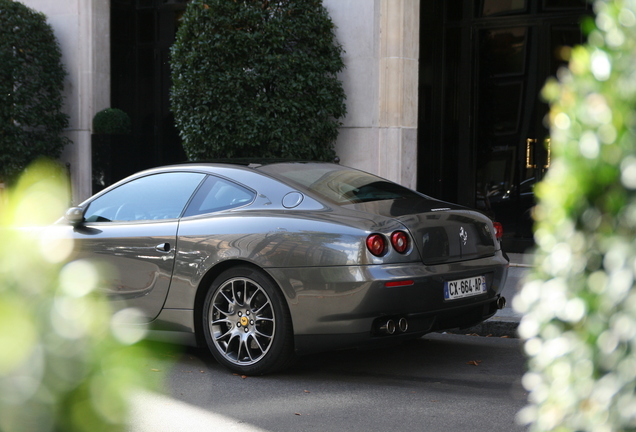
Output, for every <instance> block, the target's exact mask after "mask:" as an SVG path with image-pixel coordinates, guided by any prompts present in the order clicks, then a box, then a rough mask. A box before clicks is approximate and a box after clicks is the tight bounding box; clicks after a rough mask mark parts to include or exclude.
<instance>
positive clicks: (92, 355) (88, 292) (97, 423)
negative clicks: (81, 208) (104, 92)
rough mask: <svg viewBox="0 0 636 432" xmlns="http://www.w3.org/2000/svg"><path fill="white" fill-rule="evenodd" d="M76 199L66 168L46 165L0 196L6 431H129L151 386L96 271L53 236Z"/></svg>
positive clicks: (0, 417) (2, 427)
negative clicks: (134, 397) (136, 393)
mask: <svg viewBox="0 0 636 432" xmlns="http://www.w3.org/2000/svg"><path fill="white" fill-rule="evenodd" d="M69 198H70V197H69V184H68V180H67V178H66V175H65V173H64V169H62V168H60V167H59V166H57V165H55V164H53V163H44V162H42V163H38V164H37V165H35V166H32V167H30V168H28V169H27V171H26V173H25V174H24V175H23V176H22V177H21V179H20V180H19V182H18V183H17V184H16V185H15V187H14V188H12V189H9V190H4V191H0V232H1V233H2V240H3V247H2V248H1V249H0V431H3V432H14V431H16V432H17V431H65V432H71V431H86V432H99V431H117V430H124V429H125V426H126V420H127V412H128V398H129V396H130V395H131V392H132V391H133V390H135V389H141V388H143V387H145V386H147V384H148V382H146V378H144V376H145V375H144V374H143V373H140V371H142V370H144V368H143V367H142V363H143V362H145V361H148V357H147V355H148V352H147V351H146V349H145V348H144V346H143V345H142V344H140V343H135V342H137V341H138V340H139V337H135V338H132V339H131V338H129V337H128V336H129V335H128V334H123V337H122V336H121V335H122V327H121V326H117V325H116V324H115V323H113V319H112V318H111V315H112V312H111V309H110V307H109V304H108V302H107V301H106V300H105V298H104V297H103V296H102V295H100V291H99V288H100V280H101V278H100V277H99V274H98V271H97V269H96V268H95V266H94V265H92V264H90V263H88V262H85V261H81V260H75V261H74V260H73V250H74V247H73V241H72V239H69V238H65V237H62V236H60V235H59V234H58V233H59V231H56V230H55V229H53V228H51V225H50V224H52V223H53V222H55V220H56V218H57V217H59V215H61V214H63V213H64V211H65V210H66V208H67V203H68V202H69ZM25 226H28V227H29V228H28V229H24V228H19V227H25ZM139 336H141V335H139ZM122 340H124V341H125V342H122ZM145 370H146V371H147V368H145Z"/></svg>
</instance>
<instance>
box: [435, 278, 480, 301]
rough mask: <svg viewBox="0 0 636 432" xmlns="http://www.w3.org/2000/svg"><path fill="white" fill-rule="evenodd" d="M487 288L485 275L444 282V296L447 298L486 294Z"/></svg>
mask: <svg viewBox="0 0 636 432" xmlns="http://www.w3.org/2000/svg"><path fill="white" fill-rule="evenodd" d="M487 290H488V288H486V278H485V277H484V276H474V277H471V278H468V279H459V280H454V281H447V282H444V298H445V299H446V300H454V299H459V298H464V297H471V296H476V295H479V294H484V293H485V292H486V291H487Z"/></svg>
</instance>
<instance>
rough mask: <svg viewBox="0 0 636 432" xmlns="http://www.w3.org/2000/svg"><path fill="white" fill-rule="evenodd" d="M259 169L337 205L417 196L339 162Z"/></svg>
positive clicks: (295, 164)
mask: <svg viewBox="0 0 636 432" xmlns="http://www.w3.org/2000/svg"><path fill="white" fill-rule="evenodd" d="M259 170H261V171H264V172H266V173H268V174H269V175H271V176H272V177H275V178H278V179H279V180H282V181H284V182H285V183H288V184H290V185H293V186H295V187H298V188H299V189H304V190H307V191H310V192H312V193H314V194H316V195H318V196H319V197H322V198H325V199H328V200H329V201H332V202H335V203H337V204H340V205H344V204H355V203H362V202H369V201H381V200H394V199H402V198H413V197H419V195H417V193H415V192H413V191H412V190H410V189H407V188H405V187H403V186H400V185H398V184H397V183H393V182H390V181H388V180H385V179H382V178H380V177H376V176H374V175H372V174H368V173H365V172H362V171H358V170H354V169H351V168H346V167H342V166H338V165H332V164H321V163H294V164H272V165H265V166H262V167H259Z"/></svg>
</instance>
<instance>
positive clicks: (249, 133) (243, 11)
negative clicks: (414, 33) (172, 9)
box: [171, 0, 346, 160]
mask: <svg viewBox="0 0 636 432" xmlns="http://www.w3.org/2000/svg"><path fill="white" fill-rule="evenodd" d="M342 51H343V50H342V47H341V46H340V45H338V44H337V43H336V42H335V36H334V25H333V23H332V22H331V20H330V18H329V16H328V14H327V11H326V9H325V8H324V7H323V6H322V2H321V1H320V0H280V1H268V0H247V1H239V2H236V1H227V0H194V1H192V2H191V3H190V4H189V5H188V8H187V10H186V12H185V14H184V16H183V19H182V22H181V26H180V28H179V31H178V33H177V39H176V43H175V44H174V46H173V47H172V51H171V53H172V57H171V66H172V80H173V83H174V85H173V88H172V92H171V101H172V109H173V112H174V114H175V119H176V124H177V127H178V129H179V131H180V135H181V137H182V139H183V146H184V149H185V151H186V154H187V155H188V157H189V158H190V159H192V160H196V159H211V158H228V157H279V158H280V157H283V158H300V159H317V160H332V159H333V158H334V156H335V153H334V151H333V145H334V144H335V141H336V138H337V135H338V128H339V126H340V125H341V123H340V122H339V119H341V118H342V117H344V115H345V113H346V108H345V104H344V99H345V95H344V91H343V88H342V84H341V83H340V81H339V80H338V78H337V74H338V72H340V71H341V70H342V69H343V67H344V64H343V61H342V58H341V54H342Z"/></svg>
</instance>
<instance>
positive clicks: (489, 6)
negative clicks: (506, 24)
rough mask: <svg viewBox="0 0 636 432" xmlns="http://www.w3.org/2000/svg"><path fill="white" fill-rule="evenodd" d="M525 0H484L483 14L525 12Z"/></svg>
mask: <svg viewBox="0 0 636 432" xmlns="http://www.w3.org/2000/svg"><path fill="white" fill-rule="evenodd" d="M525 11H526V1H525V0H483V3H482V7H481V16H490V15H502V14H511V13H524V12H525Z"/></svg>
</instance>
